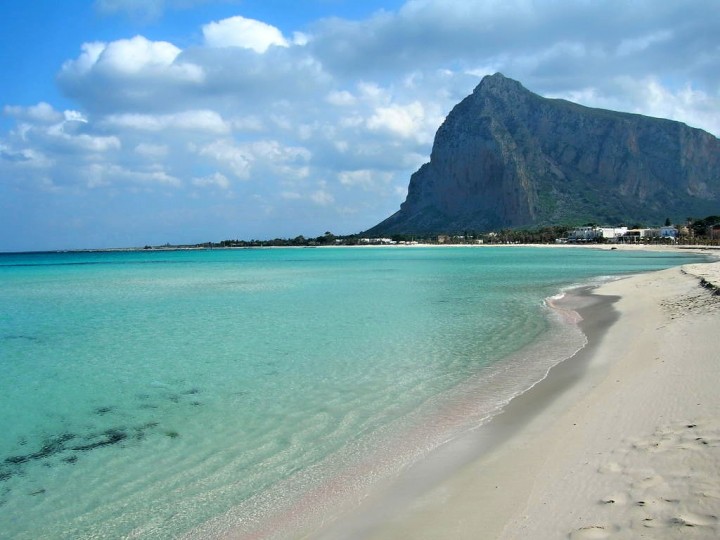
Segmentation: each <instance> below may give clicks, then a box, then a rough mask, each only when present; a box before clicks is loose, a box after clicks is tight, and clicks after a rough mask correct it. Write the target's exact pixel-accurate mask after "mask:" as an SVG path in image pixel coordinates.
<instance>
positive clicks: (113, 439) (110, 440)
mask: <svg viewBox="0 0 720 540" xmlns="http://www.w3.org/2000/svg"><path fill="white" fill-rule="evenodd" d="M127 437H128V435H127V433H126V432H124V431H121V430H119V429H108V430H107V431H105V432H104V433H103V434H102V438H101V439H100V440H99V441H94V442H91V443H89V444H82V445H80V446H73V447H72V448H71V450H76V451H79V452H87V451H88V450H95V449H96V448H102V447H103V446H110V445H112V444H117V443H119V442H122V441H124V440H125V439H127Z"/></svg>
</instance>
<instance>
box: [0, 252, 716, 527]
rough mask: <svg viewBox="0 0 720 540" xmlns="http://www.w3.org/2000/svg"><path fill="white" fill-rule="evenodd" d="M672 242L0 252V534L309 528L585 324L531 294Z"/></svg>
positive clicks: (446, 434)
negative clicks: (629, 246) (647, 246)
mask: <svg viewBox="0 0 720 540" xmlns="http://www.w3.org/2000/svg"><path fill="white" fill-rule="evenodd" d="M704 260H705V259H704V257H702V256H700V255H694V254H691V253H687V254H678V253H669V252H667V253H666V252H633V251H624V250H616V251H611V250H594V249H572V248H552V247H550V248H534V247H516V246H514V247H361V248H360V247H359V248H315V249H313V248H270V249H225V250H177V251H169V250H168V251H160V250H158V251H156V250H146V251H108V252H65V253H54V252H53V253H29V254H2V255H0V411H1V413H2V414H0V538H3V539H5V538H7V539H13V540H20V539H28V540H30V539H32V540H36V539H100V538H102V539H118V538H141V539H168V538H203V539H204V538H296V537H301V536H304V535H309V536H311V537H312V533H313V531H315V530H317V528H318V527H320V526H321V525H322V524H323V523H327V522H328V521H329V520H332V519H333V518H334V517H336V516H338V515H339V514H341V512H343V511H346V510H347V509H349V508H353V507H354V506H355V505H357V504H358V503H359V502H360V501H362V500H363V499H364V497H366V496H367V494H368V493H369V492H371V491H372V490H373V489H374V488H375V487H376V486H378V485H380V484H382V483H387V482H388V481H392V479H394V478H397V477H398V476H399V475H400V474H401V472H402V471H403V470H405V469H406V468H407V467H408V466H410V465H411V464H413V463H416V462H418V461H420V460H423V459H424V458H425V457H427V456H428V455H429V454H430V453H432V452H433V451H435V450H437V449H438V448H440V447H441V446H442V445H444V444H446V443H448V441H452V440H454V439H456V438H457V437H460V436H462V435H463V434H464V433H467V432H468V431H471V430H474V429H476V428H478V426H481V425H483V424H484V423H486V422H488V421H489V420H490V419H491V418H492V417H493V416H494V415H497V414H498V413H499V412H500V411H501V409H502V407H503V406H504V405H505V404H507V403H508V402H509V400H511V399H512V398H513V397H515V396H517V395H519V394H521V393H523V392H524V391H526V390H527V389H528V388H530V387H531V386H533V385H534V384H535V383H537V382H538V381H539V380H541V379H543V378H544V377H545V376H546V375H547V372H548V370H549V369H550V368H551V367H552V366H553V365H555V364H557V363H559V362H561V361H563V360H565V359H568V358H570V357H572V356H573V355H574V354H575V353H576V352H577V351H578V350H580V349H581V348H582V347H583V346H584V345H585V344H586V339H585V336H584V335H583V333H582V332H581V330H580V328H579V327H578V325H577V324H576V323H577V321H576V320H573V318H572V317H568V316H567V314H566V313H561V312H559V311H557V310H555V309H552V308H551V303H550V302H548V299H549V298H556V297H558V296H561V295H562V294H564V293H565V292H567V291H569V290H571V289H573V288H575V287H580V286H587V285H593V284H597V283H601V282H603V281H606V280H610V279H617V278H619V277H622V276H624V275H628V274H632V273H638V272H646V271H652V270H659V269H663V268H668V267H672V266H677V265H681V264H685V263H693V262H702V261H704Z"/></svg>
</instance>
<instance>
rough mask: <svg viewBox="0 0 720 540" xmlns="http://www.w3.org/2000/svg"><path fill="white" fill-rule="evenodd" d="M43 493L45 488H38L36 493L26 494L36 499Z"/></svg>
mask: <svg viewBox="0 0 720 540" xmlns="http://www.w3.org/2000/svg"><path fill="white" fill-rule="evenodd" d="M43 493H45V488H40V489H38V490H37V491H33V492H32V493H28V495H30V496H31V497H37V496H38V495H42V494H43Z"/></svg>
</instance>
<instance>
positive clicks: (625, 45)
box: [617, 30, 673, 56]
mask: <svg viewBox="0 0 720 540" xmlns="http://www.w3.org/2000/svg"><path fill="white" fill-rule="evenodd" d="M672 37H673V32H672V30H660V31H657V32H653V33H651V34H647V35H645V36H642V37H638V38H626V39H623V40H622V41H621V42H620V45H618V48H617V54H618V55H619V56H626V55H629V54H636V53H639V52H642V51H644V50H646V49H647V48H648V47H650V46H652V45H654V44H655V43H662V42H664V41H669V40H670V39H672Z"/></svg>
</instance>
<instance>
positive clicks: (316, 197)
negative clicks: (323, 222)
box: [310, 189, 335, 206]
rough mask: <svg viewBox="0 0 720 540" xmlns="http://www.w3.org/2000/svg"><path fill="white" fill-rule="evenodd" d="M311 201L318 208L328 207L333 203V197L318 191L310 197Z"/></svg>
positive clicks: (322, 190)
mask: <svg viewBox="0 0 720 540" xmlns="http://www.w3.org/2000/svg"><path fill="white" fill-rule="evenodd" d="M310 200H312V201H313V202H314V203H315V204H317V205H318V206H329V205H331V204H333V203H334V202H335V197H333V196H332V194H331V193H329V192H327V191H326V190H324V189H319V190H317V191H315V192H313V193H312V194H311V195H310Z"/></svg>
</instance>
